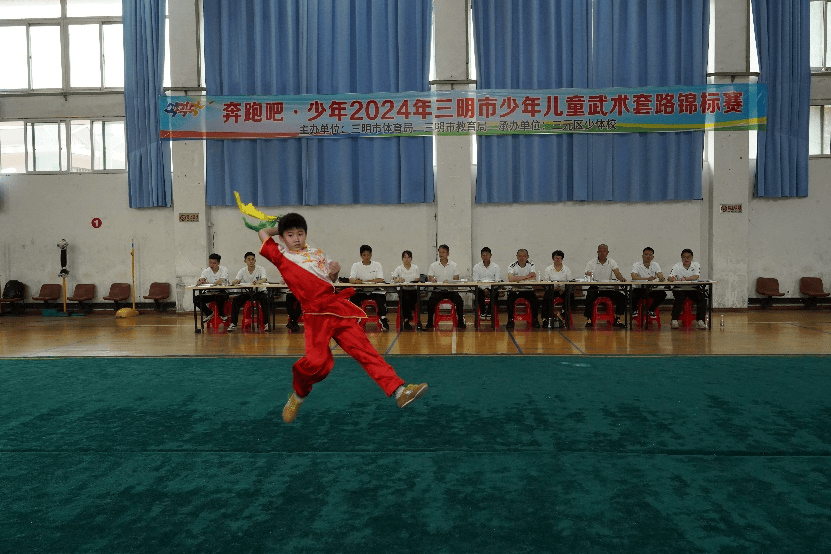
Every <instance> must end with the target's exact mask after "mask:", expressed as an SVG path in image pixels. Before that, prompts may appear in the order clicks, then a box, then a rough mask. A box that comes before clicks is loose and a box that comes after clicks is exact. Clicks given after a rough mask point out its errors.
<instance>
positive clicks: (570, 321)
mask: <svg viewBox="0 0 831 554" xmlns="http://www.w3.org/2000/svg"><path fill="white" fill-rule="evenodd" d="M557 306H559V307H560V311H562V309H563V308H564V307H565V302H564V301H563V298H562V297H561V296H558V297H557V298H555V299H554V300H553V301H552V302H551V313H552V314H554V313H555V312H556V311H557ZM560 317H562V314H561V316H560ZM572 327H574V316H573V315H572V314H571V312H569V314H568V328H569V329H571V328H572Z"/></svg>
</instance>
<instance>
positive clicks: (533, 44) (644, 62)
mask: <svg viewBox="0 0 831 554" xmlns="http://www.w3.org/2000/svg"><path fill="white" fill-rule="evenodd" d="M473 9H474V11H473V17H474V32H475V40H476V54H477V63H478V66H477V67H478V71H479V75H478V81H479V88H482V89H487V88H555V89H556V88H602V87H611V86H670V85H676V84H704V83H706V59H707V37H708V31H707V26H708V23H709V2H708V1H707V0H688V1H684V2H666V1H665V0H574V1H572V0H524V1H523V0H512V1H503V0H475V3H474V5H473ZM478 145H479V146H478V155H479V159H478V171H477V183H476V201H477V203H489V202H552V201H568V200H585V201H601V200H612V201H638V202H644V201H653V200H674V199H692V198H701V160H702V153H703V133H701V132H695V133H673V134H660V135H658V134H655V135H640V134H630V135H622V134H621V135H617V134H616V135H613V136H597V135H567V136H537V137H523V136H519V137H480V138H479V140H478ZM529 166H531V167H529Z"/></svg>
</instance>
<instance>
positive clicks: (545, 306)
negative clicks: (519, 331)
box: [542, 287, 574, 320]
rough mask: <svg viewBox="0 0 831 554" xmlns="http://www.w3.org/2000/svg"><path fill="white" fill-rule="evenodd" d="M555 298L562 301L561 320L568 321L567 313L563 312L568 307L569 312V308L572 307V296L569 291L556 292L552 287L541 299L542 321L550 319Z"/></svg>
mask: <svg viewBox="0 0 831 554" xmlns="http://www.w3.org/2000/svg"><path fill="white" fill-rule="evenodd" d="M556 298H562V299H563V319H568V313H567V312H566V311H565V308H566V305H568V307H569V310H571V307H572V306H574V295H573V294H572V292H571V291H565V290H557V289H555V288H553V287H552V288H549V289H547V290H546V291H545V294H544V295H543V297H542V318H543V320H546V319H551V315H552V314H553V313H554V309H553V308H554V307H553V304H554V300H555V299H556Z"/></svg>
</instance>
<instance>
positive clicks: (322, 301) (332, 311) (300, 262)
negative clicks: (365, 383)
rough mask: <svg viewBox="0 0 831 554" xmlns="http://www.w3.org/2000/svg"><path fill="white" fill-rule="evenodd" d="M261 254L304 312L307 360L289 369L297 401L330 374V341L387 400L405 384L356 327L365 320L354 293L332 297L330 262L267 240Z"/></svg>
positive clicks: (320, 253)
mask: <svg viewBox="0 0 831 554" xmlns="http://www.w3.org/2000/svg"><path fill="white" fill-rule="evenodd" d="M260 253H261V254H262V255H263V256H264V257H265V258H266V259H267V260H269V261H270V262H271V263H273V264H274V265H275V266H277V269H279V270H280V275H282V276H283V279H284V280H285V281H286V284H287V285H288V287H289V288H290V289H291V292H292V293H293V294H294V295H295V296H296V297H297V300H298V301H299V302H300V306H301V308H302V309H303V322H304V324H305V335H306V355H305V356H303V357H302V358H300V359H299V360H297V362H295V364H294V365H293V366H292V373H293V375H294V379H293V386H294V391H295V392H296V393H297V395H298V396H300V397H304V396H307V395H308V394H309V392H311V390H312V385H314V384H315V383H318V382H320V381H322V380H324V379H325V378H326V376H327V375H329V372H330V371H332V366H334V365H335V360H334V358H333V357H332V351H331V350H330V349H329V341H330V340H331V339H335V342H336V343H338V345H339V346H340V347H341V348H343V350H344V352H346V353H347V354H349V355H350V356H352V357H353V358H354V359H355V360H356V361H357V362H358V363H359V364H361V367H363V368H364V370H365V371H366V372H367V373H368V374H369V376H370V377H372V379H373V380H374V381H375V382H376V383H378V386H379V387H381V389H382V390H383V391H384V392H385V393H386V394H387V396H391V395H392V393H394V392H395V389H397V388H398V387H399V386H401V385H403V384H404V380H403V379H401V378H400V377H399V376H398V375H397V374H396V373H395V370H394V369H393V368H392V366H391V365H389V364H388V363H387V362H386V361H385V360H384V358H383V357H381V355H380V354H378V351H376V350H375V348H374V347H373V346H372V343H370V342H369V339H367V338H366V332H364V330H363V329H361V327H360V326H359V325H358V319H360V318H363V317H366V314H365V313H364V311H363V310H361V309H360V308H359V307H357V306H356V305H355V304H353V303H352V302H350V301H349V297H350V296H352V295H353V294H354V293H355V289H353V288H347V289H344V290H341V291H340V292H337V293H336V292H335V286H334V284H333V283H332V281H330V280H329V261H328V260H327V259H326V256H325V255H324V254H323V251H321V250H320V249H316V248H309V246H308V245H307V246H306V248H305V249H303V250H300V251H298V252H294V251H291V250H289V249H288V248H286V246H285V245H284V244H282V243H279V242H277V241H275V240H274V239H273V238H269V239H268V240H266V241H265V242H264V243H263V246H262V248H260Z"/></svg>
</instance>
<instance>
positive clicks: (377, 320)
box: [358, 300, 382, 331]
mask: <svg viewBox="0 0 831 554" xmlns="http://www.w3.org/2000/svg"><path fill="white" fill-rule="evenodd" d="M370 308H372V312H371V313H370V310H369V309H370ZM361 309H362V310H363V311H364V313H365V314H366V317H365V318H361V319H359V320H358V325H360V326H361V328H362V329H363V330H364V331H366V325H367V323H374V324H375V330H376V331H380V330H381V329H382V327H381V316H380V315H378V303H377V302H376V301H375V300H364V301H363V302H361Z"/></svg>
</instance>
